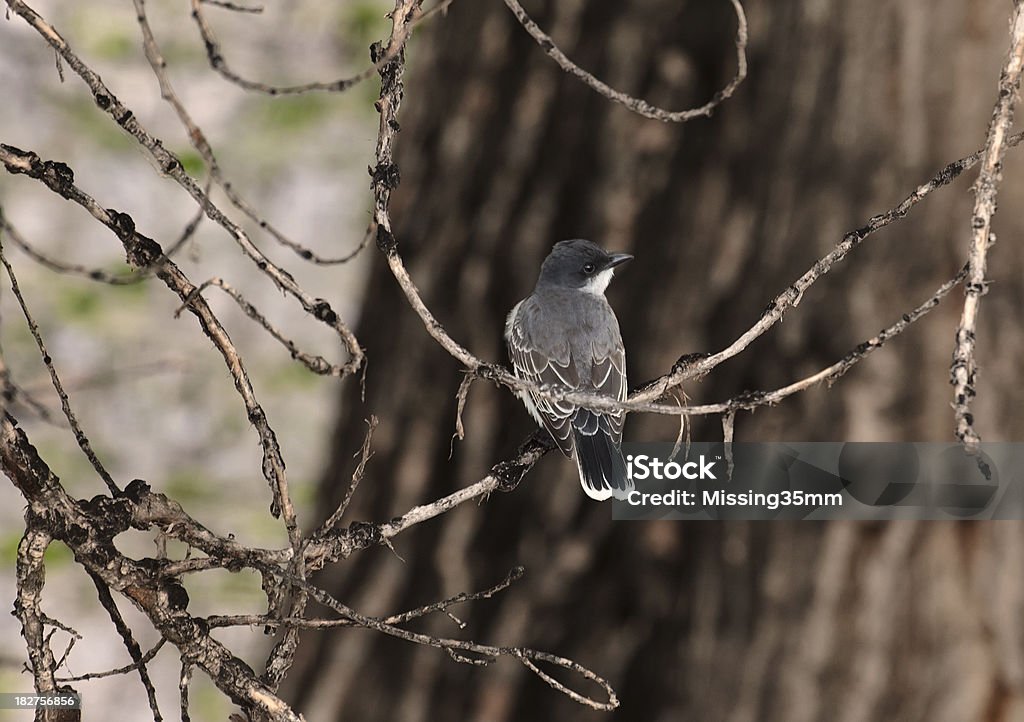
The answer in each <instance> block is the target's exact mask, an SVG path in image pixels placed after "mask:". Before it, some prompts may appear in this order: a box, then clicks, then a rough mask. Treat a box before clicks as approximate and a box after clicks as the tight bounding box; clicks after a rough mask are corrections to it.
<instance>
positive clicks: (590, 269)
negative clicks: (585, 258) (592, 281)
mask: <svg viewBox="0 0 1024 722" xmlns="http://www.w3.org/2000/svg"><path fill="white" fill-rule="evenodd" d="M596 269H597V266H595V265H594V264H593V263H588V264H586V265H585V266H583V272H584V273H585V274H587V275H588V276H589V275H590V274H591V273H593V272H594V271H595V270H596Z"/></svg>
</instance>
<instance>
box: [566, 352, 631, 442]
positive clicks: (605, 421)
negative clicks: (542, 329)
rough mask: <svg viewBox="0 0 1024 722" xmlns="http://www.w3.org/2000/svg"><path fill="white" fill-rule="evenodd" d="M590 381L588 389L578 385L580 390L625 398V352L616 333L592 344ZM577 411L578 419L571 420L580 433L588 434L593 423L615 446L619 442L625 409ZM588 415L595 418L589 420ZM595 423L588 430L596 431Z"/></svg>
mask: <svg viewBox="0 0 1024 722" xmlns="http://www.w3.org/2000/svg"><path fill="white" fill-rule="evenodd" d="M590 384H591V385H592V386H591V388H585V386H586V385H581V388H580V390H581V391H592V392H594V393H597V394H600V395H602V396H611V397H612V398H616V399H618V400H619V401H625V400H626V352H625V350H624V349H623V347H622V341H620V340H618V338H617V334H616V337H615V338H614V339H610V340H609V342H607V343H595V344H594V360H593V365H592V366H591V367H590ZM584 412H585V413H584ZM577 414H578V415H579V416H580V418H579V419H578V420H574V421H573V424H574V425H575V426H578V427H581V430H582V431H583V433H587V431H586V430H589V429H590V427H592V426H595V425H596V426H600V427H602V428H603V430H604V431H606V432H607V433H608V435H609V436H611V438H612V441H614V442H615V445H616V446H618V445H619V444H620V443H621V442H622V424H623V422H624V421H625V418H626V413H625V412H624V411H622V410H617V411H603V412H587V411H585V409H580V410H579V411H578V412H577ZM591 416H592V417H595V418H593V419H591V418H590V417H591ZM596 426H595V428H594V430H593V431H590V433H594V431H596ZM584 429H586V430H584Z"/></svg>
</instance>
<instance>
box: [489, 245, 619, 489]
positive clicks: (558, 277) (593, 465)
mask: <svg viewBox="0 0 1024 722" xmlns="http://www.w3.org/2000/svg"><path fill="white" fill-rule="evenodd" d="M632 258H633V257H632V256H631V255H629V254H627V253H607V252H606V251H605V250H604V249H602V248H601V247H600V246H597V245H596V244H594V243H591V242H590V241H584V240H579V239H576V240H571V241H562V242H560V243H557V244H555V247H554V248H553V249H552V250H551V253H549V254H548V257H547V258H546V259H544V264H543V265H542V266H541V269H540V277H539V278H538V279H537V285H536V286H535V287H534V289H533V293H532V294H530V295H529V296H528V297H526V298H525V299H523V300H522V301H520V302H519V303H517V304H516V305H515V308H513V309H512V312H511V313H510V314H509V315H508V320H507V322H506V323H505V340H506V341H507V342H508V348H509V356H510V357H511V358H512V366H513V368H514V370H515V374H516V376H517V377H518V378H521V379H527V380H529V381H532V382H534V383H536V384H551V385H557V386H562V387H564V388H566V389H568V390H571V391H581V392H586V393H591V394H599V395H602V396H610V397H612V398H614V399H619V400H620V401H621V400H624V399H625V398H626V351H625V348H624V347H623V345H622V336H621V334H620V333H619V322H618V320H617V319H616V318H615V312H614V311H612V307H611V306H610V305H608V301H607V299H605V297H604V292H605V289H606V288H608V284H609V283H610V282H611V280H612V276H613V275H614V274H615V268H617V267H618V266H620V265H622V264H623V263H625V262H626V261H629V260H631V259H632ZM519 398H520V399H522V401H523V404H525V405H526V408H527V410H528V411H529V412H530V414H531V415H532V416H533V417H534V418H535V419H536V420H537V423H539V424H540V425H541V426H542V427H544V428H545V429H547V430H548V431H549V432H550V433H551V436H552V438H553V439H554V440H555V443H556V444H558V448H559V449H561V450H562V453H563V454H565V455H566V456H570V457H575V459H576V465H577V466H578V467H579V472H580V483H581V484H582V485H583V491H585V492H586V493H587V496H589V497H591V498H593V499H598V500H605V499H607V498H609V497H612V496H614V497H615V498H617V499H624V498H625V497H626V496H627V495H628V494H629V492H630V491H631V490H632V489H633V482H632V480H631V479H629V478H628V476H627V474H626V464H625V462H624V461H623V459H622V452H621V451H620V448H619V446H620V444H621V442H622V424H623V421H624V420H625V416H626V414H625V412H624V411H621V410H620V411H591V410H589V409H585V408H580V407H577V406H575V405H573V404H570V403H568V402H561V401H554V400H551V399H546V398H543V397H541V396H540V395H538V394H536V393H534V392H520V393H519Z"/></svg>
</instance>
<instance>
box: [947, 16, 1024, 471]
mask: <svg viewBox="0 0 1024 722" xmlns="http://www.w3.org/2000/svg"><path fill="white" fill-rule="evenodd" d="M1011 28H1012V29H1011V34H1012V38H1013V40H1012V44H1011V46H1010V52H1009V54H1008V55H1007V57H1006V63H1005V64H1004V65H1003V70H1002V72H1001V73H1000V75H999V99H998V100H997V101H996V104H995V108H993V109H992V119H991V121H989V126H988V135H987V136H986V138H985V150H984V156H983V157H982V162H981V170H980V171H979V172H978V180H977V181H976V182H975V184H974V211H973V212H972V215H971V228H972V231H971V246H970V255H969V256H968V262H967V267H968V272H967V281H966V283H965V284H964V308H963V313H962V314H961V316H960V325H959V327H958V328H957V331H956V347H955V348H954V350H953V363H952V365H951V367H950V376H951V378H950V382H951V383H952V384H953V409H954V417H955V419H956V429H955V432H956V437H957V438H958V439H959V440H960V441H961V442H963V443H964V444H965V445H966V447H967V448H968V449H969V450H972V451H973V450H975V449H976V448H977V446H978V443H979V442H980V441H981V437H980V436H978V432H977V431H975V430H974V415H973V414H972V413H971V400H972V399H973V398H974V395H975V389H974V385H975V382H976V380H977V374H978V368H977V363H976V361H975V358H974V347H975V341H976V327H977V321H978V306H979V305H980V303H981V297H982V296H983V295H985V293H986V291H987V286H986V282H985V268H986V264H987V256H988V249H989V247H990V246H991V245H992V244H994V243H995V234H994V233H992V216H994V215H995V212H996V194H997V193H998V192H999V181H1000V180H1001V179H1002V168H1003V164H1002V160H1003V155H1004V154H1005V153H1006V148H1007V145H1008V136H1009V133H1010V128H1011V127H1012V126H1013V106H1014V103H1015V102H1016V101H1017V94H1018V92H1019V90H1020V75H1021V69H1022V68H1024V3H1021V2H1020V0H1018V1H1017V2H1016V3H1015V4H1014V12H1013V18H1012V20H1011Z"/></svg>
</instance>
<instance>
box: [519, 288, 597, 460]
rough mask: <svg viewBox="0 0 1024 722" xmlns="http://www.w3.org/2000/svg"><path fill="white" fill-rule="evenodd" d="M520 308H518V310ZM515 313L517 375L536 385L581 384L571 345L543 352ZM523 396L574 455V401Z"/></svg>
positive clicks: (560, 445)
mask: <svg viewBox="0 0 1024 722" xmlns="http://www.w3.org/2000/svg"><path fill="white" fill-rule="evenodd" d="M518 310H519V309H518V307H517V308H516V311H518ZM513 314H514V315H513V317H512V318H511V319H509V321H510V322H509V326H508V329H507V331H508V333H507V341H508V349H509V356H510V357H511V359H512V366H513V368H514V369H515V372H516V376H518V377H519V378H521V379H525V380H527V381H532V382H533V383H536V384H558V385H560V386H566V387H568V388H570V389H572V388H576V387H578V386H579V383H580V379H579V374H577V372H576V365H575V364H574V363H573V359H572V355H571V354H570V353H569V348H568V345H567V344H566V346H565V348H564V353H552V352H551V351H550V350H548V351H541V350H540V349H538V348H537V346H536V344H535V343H534V341H533V339H532V338H531V337H530V334H529V333H528V331H527V329H526V328H525V326H524V324H523V320H522V314H521V313H517V312H515V311H514V312H513ZM520 396H521V397H522V398H523V400H524V401H526V402H527V407H528V408H529V407H530V404H531V403H532V408H531V409H530V410H531V411H532V412H533V413H534V416H536V417H537V420H538V421H540V422H541V423H543V424H544V428H546V429H547V430H548V432H549V433H550V434H551V437H552V438H553V439H554V440H555V443H556V444H558V448H559V449H561V450H562V453H563V454H565V455H566V456H571V455H572V449H573V439H572V428H573V427H572V424H571V423H570V422H571V420H572V416H573V412H574V411H575V409H574V407H573V406H572V404H569V403H567V402H564V401H563V402H559V401H554V400H551V399H546V398H543V397H541V396H539V395H537V394H535V393H533V392H530V393H529V394H528V398H527V396H526V395H523V394H520Z"/></svg>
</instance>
